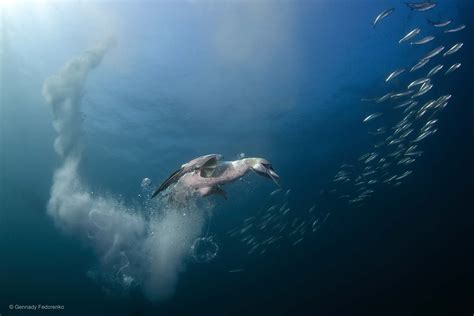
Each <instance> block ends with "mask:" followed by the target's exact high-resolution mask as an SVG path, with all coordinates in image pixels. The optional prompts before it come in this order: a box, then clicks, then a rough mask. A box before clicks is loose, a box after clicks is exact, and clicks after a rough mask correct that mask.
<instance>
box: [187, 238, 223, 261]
mask: <svg viewBox="0 0 474 316" xmlns="http://www.w3.org/2000/svg"><path fill="white" fill-rule="evenodd" d="M218 251H219V246H218V245H217V244H216V243H215V242H214V240H213V238H212V237H201V238H197V239H196V240H195V241H194V243H193V245H192V246H191V254H192V256H193V258H194V259H195V260H196V261H197V262H199V263H206V262H209V261H211V260H212V259H214V258H215V257H216V255H217V252H218Z"/></svg>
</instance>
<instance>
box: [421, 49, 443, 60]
mask: <svg viewBox="0 0 474 316" xmlns="http://www.w3.org/2000/svg"><path fill="white" fill-rule="evenodd" d="M443 50H444V46H438V47H436V48H435V49H433V50H432V51H431V52H429V53H428V54H426V56H425V57H423V58H422V59H430V58H433V57H435V56H436V55H438V54H439V53H441V52H442V51H443Z"/></svg>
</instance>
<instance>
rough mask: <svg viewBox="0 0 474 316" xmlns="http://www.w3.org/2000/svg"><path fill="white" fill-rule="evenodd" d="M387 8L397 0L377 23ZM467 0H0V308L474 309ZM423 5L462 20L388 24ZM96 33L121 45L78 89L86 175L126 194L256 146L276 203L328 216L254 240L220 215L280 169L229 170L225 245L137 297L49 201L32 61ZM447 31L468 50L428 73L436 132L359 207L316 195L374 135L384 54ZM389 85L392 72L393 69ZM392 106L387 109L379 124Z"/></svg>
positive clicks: (40, 63) (47, 62)
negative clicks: (233, 173)
mask: <svg viewBox="0 0 474 316" xmlns="http://www.w3.org/2000/svg"><path fill="white" fill-rule="evenodd" d="M389 7H395V12H394V14H393V15H391V16H389V17H387V18H386V20H384V21H382V22H381V23H380V24H379V25H378V26H377V27H376V28H375V29H373V28H372V26H371V25H370V23H371V21H372V20H373V18H374V17H375V16H376V15H377V14H378V13H379V12H381V11H383V10H384V9H387V8H389ZM473 10H474V7H473V5H472V3H471V2H470V1H462V0H459V1H447V0H444V1H441V0H440V1H438V7H437V8H435V9H434V10H432V11H428V12H425V13H421V12H411V11H410V10H409V9H408V8H406V7H405V5H404V4H403V3H402V2H400V1H388V0H387V1H361V2H358V3H356V2H354V3H350V2H348V1H306V2H300V3H296V2H285V1H263V2H258V3H254V2H227V3H220V4H217V3H215V2H200V1H195V2H194V1H190V2H174V3H173V2H138V3H125V2H120V3H99V2H97V3H94V2H90V3H82V2H77V3H71V4H61V3H55V2H53V3H46V4H41V2H31V3H23V4H9V5H7V6H5V7H2V21H1V22H2V24H1V34H2V35H1V37H0V39H1V42H0V43H1V46H0V48H1V59H0V60H1V61H0V65H1V69H0V71H1V76H0V79H1V82H0V83H1V84H0V88H1V90H0V97H1V106H0V253H1V257H0V314H1V315H23V314H25V315H30V314H31V313H35V312H31V311H18V310H12V311H11V310H9V307H8V306H9V305H10V304H19V305H30V304H44V305H47V304H51V305H57V304H59V305H64V311H43V312H42V313H43V314H46V315H49V314H52V315H53V314H62V315H189V314H196V315H245V314H246V315H257V314H258V315H369V314H370V315H372V314H373V315H471V314H472V313H474V304H473V301H474V300H473V291H474V273H473V269H472V267H473V266H474V257H473V254H472V240H473V237H474V232H473V229H472V226H473V222H474V215H473V213H472V210H473V209H474V205H473V204H474V203H473V202H472V195H473V193H474V182H473V179H474V167H473V166H474V164H473V162H474V146H473V144H474V143H473V141H472V140H473V137H474V128H473V124H472V122H473V115H474V111H473V109H474V108H473V105H474V102H473V101H474V100H473V94H472V87H473V79H472V78H473V75H474V72H473V67H472V63H471V59H472V57H471V56H473V54H474V52H473V45H472V38H474V37H473V32H472V25H471V24H472V20H473V17H472V12H474V11H473ZM426 17H429V18H431V19H439V20H442V19H453V20H454V22H453V26H454V25H459V24H461V23H464V24H466V25H467V28H466V29H465V30H463V31H462V32H459V33H453V34H449V36H450V37H447V35H448V34H444V35H440V36H439V37H437V39H436V42H434V43H430V44H427V45H424V46H420V47H410V45H405V46H401V45H399V44H398V43H397V41H398V39H399V38H400V37H401V36H402V35H403V34H405V33H406V32H407V31H409V30H410V29H412V28H413V27H416V26H420V27H421V28H422V29H423V30H424V31H425V30H426V32H427V33H429V30H430V26H429V25H428V24H427V22H426V20H425V19H426ZM108 36H113V37H114V38H115V40H116V46H115V47H113V48H111V49H110V50H109V51H108V52H107V54H105V56H104V58H103V60H102V62H101V64H100V65H98V67H97V68H95V69H93V70H92V72H91V73H90V74H89V76H88V77H87V80H86V83H85V86H84V88H83V90H82V93H83V95H82V97H81V102H80V104H81V124H82V125H81V143H82V144H83V145H84V151H83V153H82V160H81V165H80V169H79V170H80V177H78V178H80V179H81V181H83V182H82V183H86V184H87V186H88V187H89V188H91V190H93V191H95V192H97V193H96V194H97V195H98V196H108V195H111V196H113V200H114V201H125V203H127V205H129V206H130V208H131V209H132V211H133V212H135V213H138V212H142V211H143V209H142V207H141V206H140V205H144V204H145V203H146V200H147V199H146V198H144V197H142V196H139V195H141V194H143V192H142V189H141V187H140V183H141V181H142V179H143V178H145V177H149V178H151V179H152V180H153V186H157V185H159V183H161V181H163V180H164V179H166V177H167V176H168V175H169V174H170V173H171V172H173V171H174V170H176V169H177V168H178V167H179V166H180V165H181V164H182V163H184V162H186V161H189V160H190V159H192V158H194V157H197V156H200V155H204V154H207V153H221V154H223V155H224V156H225V158H226V159H229V160H234V159H238V155H239V154H240V153H245V155H246V156H248V157H251V156H260V157H265V158H267V159H268V160H270V161H271V162H272V164H273V166H274V167H275V170H276V171H277V172H278V174H279V175H280V177H281V185H282V187H283V188H284V190H287V189H291V194H289V196H288V200H287V201H288V205H289V207H291V213H290V214H291V217H290V220H291V219H293V218H295V217H300V218H307V216H308V215H307V210H308V208H310V207H311V206H312V205H317V208H316V212H318V214H321V217H322V218H325V216H326V214H328V212H329V213H330V216H329V217H328V218H327V220H326V221H325V222H324V224H322V225H321V227H320V229H319V230H318V231H317V232H316V233H308V234H306V235H305V238H304V240H303V241H302V242H301V243H299V244H298V245H296V246H292V242H286V243H285V242H283V243H282V244H281V245H280V246H279V247H274V248H269V249H268V251H267V252H266V253H264V254H263V255H259V254H251V255H249V254H248V253H247V252H248V248H246V247H245V245H243V244H242V242H240V240H239V239H240V236H237V237H236V238H234V237H231V236H229V234H228V231H229V230H230V229H232V228H234V227H241V226H240V225H242V221H243V220H244V219H245V218H247V217H249V216H252V215H254V214H255V213H256V212H257V210H259V209H261V208H267V207H268V206H270V205H272V204H273V203H276V202H274V198H273V197H271V196H269V194H270V192H272V191H273V190H275V188H276V187H275V185H274V184H273V183H271V182H270V181H267V180H266V179H264V178H260V177H258V176H256V175H254V174H249V175H248V176H247V177H246V178H245V180H244V181H241V182H238V183H235V184H232V185H229V186H228V188H227V187H226V190H227V191H228V195H229V199H228V200H227V201H225V200H223V199H222V198H219V197H212V198H210V201H212V203H213V208H212V213H213V215H212V220H211V223H210V232H211V234H212V235H213V236H215V241H216V242H217V244H218V245H219V252H218V254H217V256H216V257H215V258H214V259H213V260H212V261H210V262H208V263H196V262H195V261H193V260H192V258H191V257H190V256H186V257H184V258H183V261H182V264H183V267H184V268H183V270H182V271H181V272H179V273H178V274H177V275H178V276H177V281H176V283H175V284H174V285H173V286H172V293H173V294H172V295H170V296H168V297H166V298H165V299H161V298H150V295H152V294H150V293H149V290H146V289H144V286H143V284H135V285H134V286H131V287H126V288H125V287H124V286H123V285H121V284H120V283H117V282H114V280H111V278H109V277H108V274H107V273H108V272H110V270H108V268H110V267H108V266H107V265H106V264H103V266H105V268H101V267H102V265H101V264H102V263H103V262H104V261H105V260H104V253H102V252H100V251H99V250H98V248H97V247H96V244H95V243H94V242H91V241H89V240H88V239H87V238H83V237H84V234H83V233H77V232H75V231H71V230H68V229H62V228H61V227H60V226H61V225H59V224H58V222H57V221H55V220H54V218H52V216H50V215H48V211H47V205H48V201H49V199H50V191H51V186H52V184H53V173H54V171H55V170H56V169H58V168H60V166H61V165H62V163H63V159H62V158H61V157H60V156H58V155H57V154H56V153H55V151H54V148H53V142H54V139H55V137H56V131H55V130H54V129H53V127H52V120H53V119H52V114H51V108H50V106H49V105H48V102H46V101H45V99H44V97H43V96H42V94H41V91H42V88H43V85H44V82H45V79H46V78H48V77H49V76H51V75H53V74H55V73H57V72H58V69H60V68H61V67H62V66H63V65H64V64H65V63H66V62H67V61H69V60H71V58H73V57H74V56H78V55H80V54H81V53H82V52H83V51H85V50H86V49H88V48H91V47H93V46H94V45H96V43H97V42H100V41H101V40H103V39H104V38H106V37H108ZM456 42H463V43H464V46H463V48H462V49H461V50H460V51H459V52H457V53H456V55H454V56H455V57H454V56H451V57H449V58H451V59H450V62H452V63H454V62H461V63H462V67H461V68H460V69H459V70H457V72H455V73H453V74H452V75H450V76H449V77H448V76H446V77H444V75H442V74H441V75H439V76H440V78H441V79H440V80H439V81H436V82H435V86H434V88H433V91H432V92H430V93H433V96H434V97H437V96H439V95H441V94H447V93H449V94H452V95H453V97H452V99H451V100H450V102H449V105H448V106H447V107H446V108H445V109H444V110H443V111H442V112H441V113H440V114H439V115H438V117H437V118H438V119H439V122H438V123H437V128H438V131H437V133H436V134H434V135H433V136H431V137H429V138H427V139H426V140H424V141H423V143H422V145H420V146H422V149H423V151H424V153H423V155H422V156H421V157H420V158H418V159H417V161H416V162H415V163H414V164H413V165H412V166H410V169H411V170H412V171H413V174H412V175H410V176H409V177H407V178H406V179H404V181H403V182H402V184H401V185H399V186H397V187H393V186H384V185H377V186H376V190H375V192H374V194H372V195H371V197H370V198H367V199H366V200H364V203H362V205H360V206H358V207H356V206H354V205H348V204H347V203H345V202H344V201H343V200H341V199H339V198H338V197H337V196H338V195H337V194H336V195H332V194H329V193H328V191H329V190H331V189H333V188H334V183H333V182H332V180H333V177H334V175H335V174H336V173H337V171H338V170H339V167H340V165H341V164H343V163H346V164H352V163H354V162H356V161H357V158H358V157H359V156H360V155H362V154H364V153H367V152H369V151H370V150H371V148H372V146H373V144H374V142H375V141H376V140H375V138H374V137H373V136H371V135H370V134H368V130H370V126H367V125H365V124H363V123H362V119H363V118H364V117H365V116H366V115H368V114H370V113H372V112H375V111H378V109H379V108H383V109H384V111H385V108H390V105H387V104H385V103H384V104H375V103H367V102H361V101H360V100H361V98H370V97H375V96H381V95H383V94H385V93H386V92H387V91H388V90H387V85H386V84H385V83H384V82H383V79H384V78H385V77H386V75H387V74H388V73H390V72H391V71H393V70H394V69H397V68H399V67H411V66H412V65H413V64H414V63H416V61H417V60H418V59H419V58H420V56H422V55H424V54H425V53H426V52H428V51H430V50H431V49H433V48H435V47H436V46H437V45H440V44H443V45H446V46H447V47H450V46H451V45H452V44H454V43H456ZM437 58H440V57H437ZM446 58H448V57H446ZM440 62H441V61H440ZM434 65H435V63H433V64H430V65H429V66H425V68H426V69H425V68H423V72H425V71H427V70H428V69H430V68H431V67H432V66H434ZM448 65H449V63H448V62H446V64H445V67H447V66H448ZM445 69H446V68H445ZM409 76H411V75H409ZM409 78H412V77H409ZM416 78H417V76H416V75H413V78H412V80H414V79H416ZM403 80H405V79H403ZM393 84H394V87H395V88H394V89H395V90H399V89H403V87H406V84H405V81H402V77H401V76H400V79H397V80H396V81H395V82H394V83H393ZM394 104H396V103H394ZM401 118H402V116H401V115H400V114H396V113H392V112H390V114H384V116H383V120H386V121H384V122H386V123H387V124H389V122H390V121H395V122H396V121H398V120H400V119H401ZM387 126H389V125H387ZM336 188H337V190H339V187H336ZM338 192H339V191H338ZM346 193H347V192H346ZM64 199H65V201H68V200H69V198H68V197H64ZM137 205H138V206H137ZM135 213H134V214H135ZM207 224H208V223H207V222H206V225H204V230H206V229H207ZM124 249H125V251H129V249H128V248H124ZM130 258H132V257H130ZM132 261H133V260H132ZM135 263H136V264H137V266H138V265H140V264H142V263H143V262H142V261H140V260H137V261H136V262H135ZM132 264H133V262H132ZM135 269H136V271H142V270H143V269H145V268H143V269H141V268H140V267H136V268H135ZM233 269H244V270H243V271H242V272H238V273H229V271H230V270H233ZM112 271H113V273H116V271H115V270H113V269H112ZM95 273H96V274H95ZM94 276H96V277H94ZM141 282H142V283H146V282H145V280H142V281H141ZM36 313H37V312H36Z"/></svg>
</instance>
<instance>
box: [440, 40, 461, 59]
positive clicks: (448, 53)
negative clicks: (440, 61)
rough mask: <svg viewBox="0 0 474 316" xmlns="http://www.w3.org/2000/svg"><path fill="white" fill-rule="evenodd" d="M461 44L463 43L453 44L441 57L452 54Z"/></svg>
mask: <svg viewBox="0 0 474 316" xmlns="http://www.w3.org/2000/svg"><path fill="white" fill-rule="evenodd" d="M463 45H464V44H463V43H457V44H454V45H453V47H451V48H450V49H448V50H447V51H446V52H445V53H444V54H443V57H446V56H448V55H452V54H454V53H455V52H457V51H458V50H460V49H461V47H462V46H463Z"/></svg>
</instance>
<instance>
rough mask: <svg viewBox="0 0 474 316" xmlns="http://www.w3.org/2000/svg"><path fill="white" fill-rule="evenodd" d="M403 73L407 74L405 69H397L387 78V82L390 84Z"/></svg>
mask: <svg viewBox="0 0 474 316" xmlns="http://www.w3.org/2000/svg"><path fill="white" fill-rule="evenodd" d="M403 72H405V68H402V69H397V70H395V71H393V72H392V73H390V74H389V75H388V76H387V78H385V82H389V81H390V80H392V79H393V78H395V77H396V76H398V75H400V74H401V73H403Z"/></svg>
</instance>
